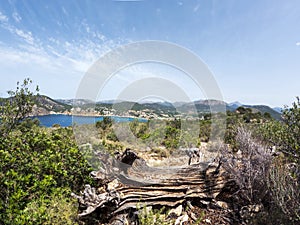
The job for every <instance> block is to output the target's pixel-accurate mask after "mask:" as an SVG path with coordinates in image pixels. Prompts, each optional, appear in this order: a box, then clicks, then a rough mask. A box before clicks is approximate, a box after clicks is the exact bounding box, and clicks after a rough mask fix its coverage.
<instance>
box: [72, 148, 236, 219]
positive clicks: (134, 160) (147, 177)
mask: <svg viewBox="0 0 300 225" xmlns="http://www.w3.org/2000/svg"><path fill="white" fill-rule="evenodd" d="M99 160H101V162H102V165H103V167H102V168H101V169H99V171H96V172H93V173H92V176H93V178H94V179H96V180H97V181H99V183H100V184H101V185H102V186H101V187H100V188H98V189H95V188H92V187H90V186H89V185H86V188H85V190H84V191H83V192H82V195H81V196H77V195H75V194H73V196H74V197H76V198H78V200H79V203H80V204H81V206H84V207H85V209H84V210H83V211H82V212H81V213H80V215H79V216H81V217H84V216H88V215H89V214H92V213H93V212H95V211H98V213H100V214H101V213H102V214H105V216H106V217H109V218H118V220H120V219H119V217H120V215H123V214H124V213H126V212H128V211H132V210H139V209H141V208H142V207H148V206H164V207H170V208H172V207H175V206H178V205H180V204H183V203H187V202H191V201H193V202H195V200H196V201H198V202H199V204H202V203H201V202H204V203H203V204H205V203H206V204H215V207H219V208H224V209H227V208H228V204H226V203H225V202H226V201H227V202H229V201H228V200H230V196H231V195H232V194H233V193H234V192H235V191H236V190H235V184H234V182H233V181H232V180H231V179H230V177H229V175H228V174H227V173H226V172H225V171H224V170H223V168H222V166H221V161H219V162H218V163H212V164H206V163H199V164H194V165H191V166H187V167H179V168H174V167H173V168H172V167H171V168H153V167H149V166H148V165H147V163H146V162H145V161H144V160H143V159H142V158H139V157H137V155H136V154H135V153H134V152H132V151H130V150H126V152H125V153H124V154H123V155H122V156H121V157H119V159H115V158H113V157H111V156H109V155H105V154H100V155H99ZM220 202H224V204H223V205H222V204H220Z"/></svg>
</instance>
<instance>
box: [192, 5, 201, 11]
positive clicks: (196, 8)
mask: <svg viewBox="0 0 300 225" xmlns="http://www.w3.org/2000/svg"><path fill="white" fill-rule="evenodd" d="M199 8H200V4H198V5H196V6H195V7H194V9H193V11H194V12H197V11H198V10H199Z"/></svg>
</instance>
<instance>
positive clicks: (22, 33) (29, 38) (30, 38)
mask: <svg viewBox="0 0 300 225" xmlns="http://www.w3.org/2000/svg"><path fill="white" fill-rule="evenodd" d="M14 32H15V33H16V35H18V36H19V37H20V38H23V40H24V41H26V42H27V43H28V44H31V45H33V44H34V38H33V36H32V33H31V32H30V31H29V32H26V31H23V30H20V29H15V30H14Z"/></svg>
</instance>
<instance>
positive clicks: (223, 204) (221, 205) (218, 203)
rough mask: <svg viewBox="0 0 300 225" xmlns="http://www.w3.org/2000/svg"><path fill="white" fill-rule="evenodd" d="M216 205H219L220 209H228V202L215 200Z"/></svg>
mask: <svg viewBox="0 0 300 225" xmlns="http://www.w3.org/2000/svg"><path fill="white" fill-rule="evenodd" d="M216 205H217V206H219V207H220V208H222V209H228V208H229V206H228V204H227V203H226V202H223V201H217V202H216Z"/></svg>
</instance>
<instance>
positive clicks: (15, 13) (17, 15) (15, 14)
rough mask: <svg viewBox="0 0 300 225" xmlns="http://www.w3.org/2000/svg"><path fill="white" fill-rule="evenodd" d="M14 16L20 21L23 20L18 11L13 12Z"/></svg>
mask: <svg viewBox="0 0 300 225" xmlns="http://www.w3.org/2000/svg"><path fill="white" fill-rule="evenodd" d="M12 17H13V18H14V20H15V21H16V22H17V23H19V22H20V21H21V20H22V17H21V16H20V15H19V14H18V13H17V12H14V13H13V14H12Z"/></svg>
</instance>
